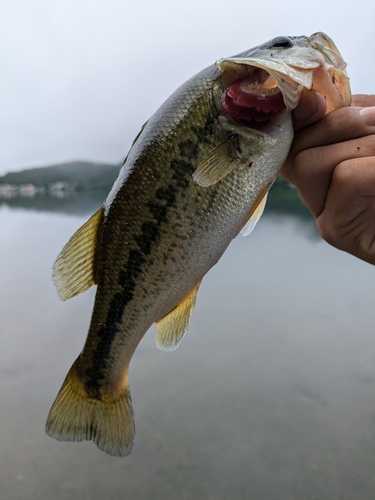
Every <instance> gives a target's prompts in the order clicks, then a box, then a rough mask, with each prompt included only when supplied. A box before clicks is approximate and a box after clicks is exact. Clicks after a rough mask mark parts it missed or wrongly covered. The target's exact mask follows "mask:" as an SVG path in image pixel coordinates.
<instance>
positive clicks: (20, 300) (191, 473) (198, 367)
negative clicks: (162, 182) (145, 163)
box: [0, 205, 375, 500]
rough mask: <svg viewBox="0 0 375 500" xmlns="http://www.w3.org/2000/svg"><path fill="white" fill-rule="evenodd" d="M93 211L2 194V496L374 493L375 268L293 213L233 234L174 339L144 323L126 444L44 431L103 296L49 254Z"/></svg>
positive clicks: (334, 499)
mask: <svg viewBox="0 0 375 500" xmlns="http://www.w3.org/2000/svg"><path fill="white" fill-rule="evenodd" d="M87 218H88V215H87V216H86V215H85V216H82V215H80V216H77V215H64V214H63V213H58V212H55V213H51V212H50V213H48V212H43V211H33V210H25V209H14V208H9V207H7V206H4V205H0V315H1V316H0V317H1V322H0V333H1V336H0V345H1V347H0V391H1V392H0V436H1V441H0V498H1V499H6V500H23V499H35V500H47V499H48V500H50V499H54V500H62V499H74V500H75V499H77V500H78V499H79V500H81V499H82V500H84V499H90V500H97V499H103V498H111V499H114V500H117V499H123V498H131V499H133V500H137V499H142V500H145V499H153V500H159V499H163V500H176V499H189V500H195V499H197V500H198V499H199V500H210V499H212V500H222V499H226V500H227V499H256V500H272V499H278V500H313V499H314V500H349V499H350V500H351V499H355V500H364V499H371V500H373V499H374V498H375V368H374V359H375V331H374V323H375V307H374V298H375V295H374V289H375V275H374V273H375V271H374V268H373V267H371V266H369V265H367V264H364V263H361V262H360V261H357V260H356V259H354V258H352V257H350V256H348V255H345V254H343V253H341V252H339V251H337V250H335V249H333V248H330V247H329V246H328V245H327V244H325V243H324V242H322V241H320V240H319V239H318V237H317V235H316V232H315V230H314V226H313V225H312V224H311V222H310V221H307V222H303V220H302V219H297V218H295V217H293V216H274V215H269V214H268V215H267V214H266V215H265V216H264V217H263V219H262V220H261V222H260V223H259V225H258V226H257V228H256V229H255V231H254V233H253V234H252V235H251V236H250V237H248V238H242V237H239V238H237V239H236V240H235V241H234V242H233V244H232V246H231V247H230V249H229V250H228V251H227V253H226V254H225V256H224V257H223V258H222V259H221V261H220V263H219V264H218V265H217V266H216V267H215V268H214V269H212V270H211V272H210V273H209V274H208V276H206V278H205V279H204V281H203V284H202V286H201V289H200V291H199V296H198V301H197V305H196V308H195V311H194V314H193V318H192V321H191V324H190V328H189V331H188V334H187V335H186V338H185V339H184V341H183V342H182V344H181V346H180V347H179V349H178V350H177V351H175V352H173V353H163V352H160V351H158V350H157V349H156V347H155V340H154V330H153V329H152V330H150V331H149V332H148V333H147V335H146V336H145V338H144V339H143V341H142V342H141V344H140V346H139V348H138V350H137V351H136V354H135V356H134V358H133V361H132V364H131V372H130V385H131V390H132V395H133V403H134V410H135V419H136V428H137V436H136V443H135V448H134V451H133V453H132V454H131V456H130V457H128V458H114V457H110V456H108V455H106V454H105V453H103V452H100V451H99V450H98V449H97V448H96V446H95V445H94V444H92V443H90V442H88V443H60V442H57V441H55V440H53V439H52V438H50V437H48V436H46V435H45V433H44V424H45V420H46V417H47V414H48V411H49V408H50V406H51V404H52V402H53V400H54V398H55V396H56V394H57V391H58V390H59V388H60V386H61V383H62V381H63V379H64V377H65V375H66V373H67V371H68V369H69V368H70V366H71V364H72V362H73V361H74V360H75V358H76V356H77V355H78V353H79V352H80V350H81V348H82V346H83V343H84V340H85V337H86V333H87V328H88V324H89V320H90V315H91V309H92V304H93V299H94V291H93V290H91V291H89V292H87V293H86V294H84V295H82V296H80V297H77V298H75V299H73V300H71V301H69V302H66V303H62V302H60V301H59V299H58V297H57V294H56V291H55V290H54V287H53V284H52V281H51V267H52V264H53V261H54V259H55V257H56V255H57V253H58V252H59V251H60V249H61V248H62V246H63V245H64V243H65V242H66V241H67V239H68V238H69V237H70V236H71V234H72V233H73V232H74V231H75V230H76V229H77V228H78V227H79V226H80V225H81V224H82V223H83V222H84V221H85V220H86V219H87Z"/></svg>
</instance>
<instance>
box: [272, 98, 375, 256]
mask: <svg viewBox="0 0 375 500" xmlns="http://www.w3.org/2000/svg"><path fill="white" fill-rule="evenodd" d="M306 94H308V95H306V96H305V97H306V99H307V101H306V103H307V104H306V103H305V105H304V106H303V107H302V106H301V108H300V109H298V108H297V109H296V110H295V112H294V115H295V116H294V124H295V129H296V130H300V132H298V133H297V134H296V136H295V140H294V141H293V144H292V148H291V151H290V154H289V156H288V158H287V160H286V162H285V164H284V166H283V168H282V171H281V173H280V175H281V176H282V177H284V179H286V180H288V181H289V182H291V183H292V184H295V186H296V187H297V190H298V192H299V195H300V196H301V198H302V200H303V201H304V202H305V204H306V205H307V207H308V208H309V210H310V211H311V212H312V214H313V216H314V217H315V219H316V224H317V227H318V229H319V232H320V234H321V236H322V237H323V238H324V239H325V240H326V241H327V242H328V243H330V244H331V245H333V246H335V247H336V248H338V249H340V250H344V251H346V252H348V253H350V254H352V255H355V256H356V257H358V258H360V259H362V260H364V261H366V262H369V263H372V264H375V95H356V96H353V104H352V107H350V108H340V109H338V110H335V111H333V112H331V113H329V114H328V115H326V116H324V117H323V118H322V119H321V120H320V121H317V122H316V123H313V124H312V125H310V126H308V127H307V128H303V127H306V126H307V125H309V123H312V122H313V121H315V120H319V118H321V116H322V115H324V113H325V106H324V103H323V102H322V101H321V99H320V97H317V100H315V104H314V98H315V97H314V93H306ZM301 104H302V102H301ZM308 106H310V111H311V110H314V106H315V113H311V112H306V110H307V111H308V109H309V108H308ZM371 106H374V107H371ZM302 108H304V109H302ZM304 113H305V114H304Z"/></svg>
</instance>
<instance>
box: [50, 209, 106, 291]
mask: <svg viewBox="0 0 375 500" xmlns="http://www.w3.org/2000/svg"><path fill="white" fill-rule="evenodd" d="M103 210H104V209H103V207H101V208H100V209H99V210H98V211H97V212H95V214H94V215H93V216H92V217H91V218H90V219H89V220H88V221H87V222H86V223H85V224H84V225H83V226H82V227H80V228H79V229H78V231H76V232H75V233H74V234H73V236H72V237H71V238H70V240H69V241H68V243H67V244H66V245H65V246H64V248H63V249H62V250H61V252H60V254H59V255H58V257H57V259H56V262H55V264H54V266H53V280H54V282H55V285H56V288H57V291H58V293H59V296H60V298H61V299H62V300H68V299H70V298H72V297H75V296H76V295H79V294H80V293H83V292H85V291H86V290H88V289H89V288H91V287H92V286H94V285H95V278H94V261H95V251H96V244H97V239H98V230H99V227H100V224H101V221H102V219H103Z"/></svg>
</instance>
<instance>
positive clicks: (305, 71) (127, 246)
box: [46, 33, 351, 456]
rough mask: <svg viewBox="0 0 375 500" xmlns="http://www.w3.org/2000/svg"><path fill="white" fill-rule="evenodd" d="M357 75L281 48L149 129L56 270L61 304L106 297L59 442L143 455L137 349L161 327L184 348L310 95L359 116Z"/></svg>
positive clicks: (231, 73) (295, 43) (316, 51)
mask: <svg viewBox="0 0 375 500" xmlns="http://www.w3.org/2000/svg"><path fill="white" fill-rule="evenodd" d="M345 67H346V64H345V62H344V61H343V59H342V57H341V55H340V53H339V51H338V49H337V48H336V46H335V45H334V43H333V42H332V40H331V39H330V38H329V37H327V36H326V35H324V34H323V33H316V34H314V35H312V36H310V37H305V36H299V37H278V38H275V39H274V40H271V41H270V42H267V43H265V44H263V45H260V46H259V47H256V48H254V49H251V50H248V51H246V52H243V53H241V54H239V55H237V56H234V57H229V58H225V59H221V60H219V61H218V62H217V63H216V64H213V65H212V66H209V67H208V68H207V69H205V70H203V71H201V72H200V73H198V74H197V75H196V76H194V77H193V78H191V79H190V80H189V81H187V82H186V83H185V84H184V85H182V86H181V87H180V88H179V89H178V90H176V92H175V93H174V94H172V96H171V97H170V98H169V99H168V100H167V101H166V102H165V103H164V104H163V105H162V106H161V108H160V109H159V110H158V111H157V112H156V113H155V114H154V115H153V116H152V117H151V118H150V119H149V121H148V122H147V123H146V124H145V125H144V126H143V128H142V130H141V131H140V133H139V134H138V136H137V137H136V139H135V140H134V142H133V145H132V147H131V149H130V151H129V153H128V156H127V158H126V159H125V161H124V164H123V167H122V169H121V171H120V173H119V175H118V178H117V180H116V181H115V183H114V186H113V188H112V190H111V192H110V193H109V195H108V198H107V200H106V201H105V202H104V205H103V206H102V207H101V208H100V210H98V211H97V212H96V213H95V214H94V215H93V216H92V217H91V218H90V219H89V220H88V222H86V223H85V224H84V225H83V226H82V227H81V228H80V229H79V230H78V231H77V232H76V233H75V234H74V235H73V236H72V238H71V239H70V240H69V242H68V243H67V244H66V245H65V247H64V248H63V250H62V252H61V253H60V255H59V256H58V258H57V261H56V263H55V266H54V279H55V283H56V285H57V289H58V291H59V294H60V297H61V298H62V299H64V300H66V299H69V298H71V297H74V296H75V295H78V294H80V293H82V292H84V291H86V290H87V289H88V288H90V287H91V286H93V285H97V292H96V298H95V305H94V310H93V313H92V318H91V324H90V327H89V332H88V336H87V340H86V343H85V345H84V348H83V351H82V352H81V354H80V355H79V356H78V358H77V360H76V361H75V362H74V364H73V366H72V368H71V369H70V371H69V373H68V375H67V377H66V379H65V381H64V383H63V386H62V388H61V389H60V392H59V393H58V395H57V398H56V400H55V402H54V403H53V406H52V408H51V410H50V413H49V416H48V420H47V424H46V430H47V433H48V434H49V435H51V436H53V437H54V438H56V439H59V440H66V441H82V440H93V441H94V442H95V443H96V444H97V446H98V447H99V448H100V449H101V450H104V451H105V452H107V453H109V454H111V455H118V456H125V455H128V454H129V453H130V452H131V450H132V447H133V441H134V423H133V409H132V402H131V396H130V391H129V386H128V369H129V363H130V360H131V357H132V355H133V353H134V351H135V349H136V347H137V345H138V343H139V342H140V340H141V339H142V337H143V335H144V334H145V332H146V331H147V330H148V329H149V328H150V326H151V325H152V324H153V323H156V340H157V345H158V347H159V348H161V349H165V350H173V349H175V348H176V347H177V346H178V345H179V343H180V342H181V339H182V337H183V335H184V334H185V332H186V329H187V326H188V323H189V319H190V316H191V313H192V310H193V307H194V304H195V300H196V295H197V291H198V288H199V285H200V283H201V280H202V278H203V276H204V275H205V274H206V273H207V271H208V270H209V269H210V268H211V267H212V266H213V265H214V264H215V263H216V262H217V261H218V260H219V259H220V257H221V255H222V254H223V252H224V251H225V249H226V248H227V247H228V245H229V243H230V242H231V240H232V239H233V238H234V237H235V236H237V234H238V233H239V232H240V231H242V232H243V233H244V234H247V233H249V232H250V231H251V229H252V228H253V227H254V224H255V223H256V221H257V220H258V219H259V217H260V216H261V213H262V210H263V207H264V204H265V200H266V196H267V192H268V190H269V188H270V187H271V185H272V183H273V181H274V179H275V177H276V176H277V173H278V171H279V169H280V168H281V166H282V164H283V162H284V160H285V158H286V157H287V155H288V152H289V149H290V145H291V143H292V140H293V125H292V117H291V111H292V110H293V109H294V108H295V107H296V106H297V104H298V102H299V98H300V95H301V92H302V90H303V89H304V88H306V89H314V90H316V91H318V92H320V93H321V94H323V95H324V96H325V98H326V100H327V110H328V111H330V110H332V109H335V108H338V107H340V106H345V105H349V104H350V99H351V97H350V88H349V83H348V77H347V76H346V71H345Z"/></svg>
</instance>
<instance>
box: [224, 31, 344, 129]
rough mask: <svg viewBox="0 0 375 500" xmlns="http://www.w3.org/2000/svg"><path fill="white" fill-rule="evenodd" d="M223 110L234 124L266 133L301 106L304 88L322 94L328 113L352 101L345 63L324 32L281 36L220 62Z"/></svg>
mask: <svg viewBox="0 0 375 500" xmlns="http://www.w3.org/2000/svg"><path fill="white" fill-rule="evenodd" d="M216 65H217V67H218V68H219V70H220V71H221V77H220V82H221V95H220V105H221V107H222V109H223V110H224V113H225V114H227V115H228V116H229V117H230V118H231V120H233V121H235V122H237V123H239V124H241V125H245V126H247V127H251V128H254V129H258V130H259V129H263V128H264V127H263V125H264V124H265V125H266V124H267V123H268V122H270V121H271V122H272V123H273V121H274V120H273V119H274V118H275V116H276V115H278V114H279V113H280V112H283V111H284V110H285V109H286V111H288V112H290V111H292V110H293V109H295V108H296V107H297V105H298V103H299V100H300V97H301V93H302V90H303V89H308V90H311V89H312V90H315V91H317V92H319V93H321V94H322V95H323V96H324V97H325V99H326V102H327V112H329V111H332V110H333V109H336V108H338V107H341V106H348V105H350V102H351V94H350V86H349V78H348V77H347V74H346V71H345V68H346V63H345V61H344V60H343V58H342V56H341V54H340V52H339V51H338V49H337V47H336V46H335V44H334V43H333V41H332V40H331V39H330V38H329V37H328V36H327V35H325V34H324V33H315V34H314V35H311V36H310V37H278V38H276V39H274V40H271V41H270V42H268V43H266V44H264V45H262V46H259V47H257V48H255V49H252V50H251V51H249V52H247V53H242V54H239V55H238V56H234V57H230V58H226V59H220V60H219V61H217V63H216Z"/></svg>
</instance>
